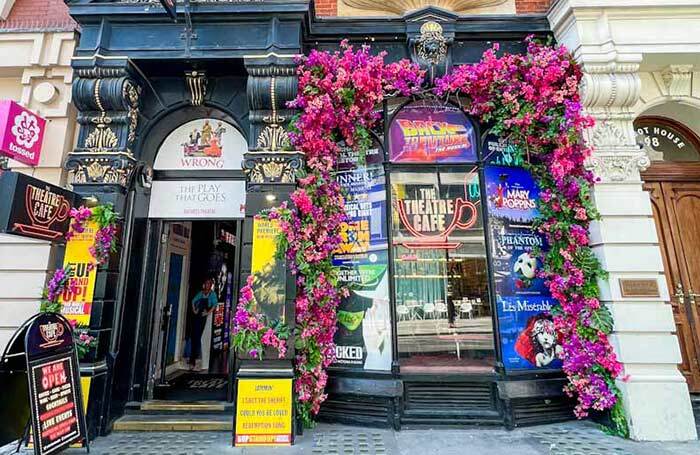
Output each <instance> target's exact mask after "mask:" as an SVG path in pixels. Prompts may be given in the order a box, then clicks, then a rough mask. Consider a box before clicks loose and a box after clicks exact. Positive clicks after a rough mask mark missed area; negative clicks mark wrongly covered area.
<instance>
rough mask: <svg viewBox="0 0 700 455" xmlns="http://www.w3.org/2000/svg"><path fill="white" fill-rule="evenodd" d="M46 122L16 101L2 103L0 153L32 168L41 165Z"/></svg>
mask: <svg viewBox="0 0 700 455" xmlns="http://www.w3.org/2000/svg"><path fill="white" fill-rule="evenodd" d="M45 126H46V120H44V119H43V118H41V117H39V116H37V115H36V114H34V113H32V112H31V111H29V110H27V109H25V108H23V107H22V106H20V105H19V104H17V103H15V102H14V101H10V100H5V101H0V131H2V135H1V137H0V138H1V139H2V141H1V142H0V153H2V154H3V155H5V156H8V157H9V158H12V159H14V160H17V161H19V162H21V163H24V164H28V165H30V166H36V165H37V164H39V155H40V153H41V144H42V140H43V136H44V129H45Z"/></svg>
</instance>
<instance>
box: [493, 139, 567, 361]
mask: <svg viewBox="0 0 700 455" xmlns="http://www.w3.org/2000/svg"><path fill="white" fill-rule="evenodd" d="M487 143H488V142H487ZM503 151H504V150H500V151H499V150H498V149H496V153H497V155H498V160H500V162H505V161H509V160H504V158H503V157H504V155H503ZM493 156H494V155H492V157H493ZM509 162H510V163H512V161H509ZM485 177H486V198H487V203H488V208H489V234H490V238H491V257H492V267H493V276H494V285H495V286H494V287H495V291H496V311H497V314H498V322H499V331H500V338H501V351H502V358H503V364H504V365H505V367H506V369H509V370H522V369H552V368H560V367H561V361H560V360H559V359H558V354H559V352H560V351H561V346H560V342H559V338H558V336H557V334H556V330H555V329H554V322H553V320H552V317H551V315H550V311H551V309H552V307H553V306H554V305H555V304H556V301H555V300H554V299H552V297H551V295H550V294H549V291H548V289H547V287H546V284H545V282H544V279H543V278H542V277H541V276H540V273H539V272H540V270H541V268H542V262H541V259H540V253H541V251H545V250H546V249H547V243H546V241H545V239H544V237H543V236H542V235H541V234H540V233H538V232H537V231H536V230H535V229H534V228H533V226H532V222H533V221H534V219H535V218H536V217H537V216H538V214H539V211H538V209H537V204H538V202H539V201H538V198H539V188H538V187H537V184H536V182H535V181H534V180H533V178H532V176H531V175H530V173H529V172H528V171H527V170H525V169H523V168H520V167H506V166H487V167H486V168H485Z"/></svg>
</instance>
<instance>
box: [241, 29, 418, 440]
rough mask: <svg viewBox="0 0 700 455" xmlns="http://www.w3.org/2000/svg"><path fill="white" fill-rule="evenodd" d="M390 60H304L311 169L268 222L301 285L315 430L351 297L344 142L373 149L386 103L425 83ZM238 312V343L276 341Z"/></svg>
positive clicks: (298, 334) (296, 138) (304, 403)
mask: <svg viewBox="0 0 700 455" xmlns="http://www.w3.org/2000/svg"><path fill="white" fill-rule="evenodd" d="M384 57H385V54H384V53H380V54H378V55H372V54H371V53H370V50H369V47H367V46H362V47H360V48H353V47H352V46H350V45H348V43H347V42H343V43H341V49H340V51H337V52H321V51H317V50H313V51H311V53H310V54H309V55H308V56H307V57H302V58H300V60H299V68H298V71H297V74H298V76H299V86H298V94H297V97H296V98H295V99H294V100H292V101H291V102H290V103H289V107H291V108H295V109H299V111H300V114H299V115H298V116H297V117H296V118H295V119H294V120H293V121H292V132H291V133H290V141H291V144H292V145H293V146H294V147H295V148H296V150H299V151H301V152H303V153H304V155H305V158H306V166H305V169H304V170H303V172H302V173H301V174H300V175H299V176H298V179H297V183H298V188H297V190H296V191H294V192H293V193H292V194H291V197H290V199H291V203H290V204H289V205H287V204H283V205H281V206H280V207H278V208H276V209H273V210H272V211H270V212H269V213H268V214H267V216H268V217H269V218H270V219H277V220H279V226H280V230H281V233H280V236H279V237H278V249H277V251H278V252H281V254H282V255H284V257H285V258H286V259H287V262H288V264H289V267H290V269H291V272H292V274H294V276H295V279H296V284H297V296H296V301H295V308H296V321H295V322H296V324H295V341H294V343H295V345H294V348H295V353H296V355H295V359H294V364H295V373H296V377H295V382H294V390H295V392H296V397H297V402H298V410H299V415H300V417H301V419H302V421H303V422H304V424H305V425H307V426H310V425H311V424H312V419H313V416H314V415H315V414H317V413H318V411H319V409H320V406H321V403H322V402H323V401H324V400H325V399H326V394H325V392H324V390H325V386H326V382H327V380H328V375H327V373H326V369H327V368H328V366H330V364H331V363H333V361H334V360H335V345H334V343H333V335H334V334H335V330H336V308H337V306H338V303H339V301H340V298H341V297H342V296H343V295H345V294H346V293H347V290H346V289H343V288H341V287H340V286H339V285H338V279H337V272H336V270H335V268H334V267H333V265H332V263H331V254H332V253H333V251H334V250H335V249H336V248H337V247H338V245H339V243H340V226H341V224H342V223H343V222H344V221H345V220H346V215H345V211H344V205H343V195H342V193H341V189H340V185H338V183H337V182H335V180H334V179H333V177H332V172H333V171H334V169H335V167H336V162H337V159H338V154H339V151H340V148H339V143H340V142H344V143H345V144H346V145H347V146H349V147H353V148H355V149H357V150H366V149H367V147H368V146H369V144H370V134H369V130H370V129H371V128H372V127H373V126H374V125H375V123H376V122H377V120H378V119H379V117H380V112H378V111H377V110H376V108H377V106H380V105H381V103H382V101H383V100H384V98H385V97H386V96H391V95H403V96H408V95H411V94H413V93H416V92H417V91H418V90H419V89H420V86H421V84H422V81H423V72H422V71H420V70H419V68H418V67H417V66H416V65H414V64H412V63H410V62H408V61H406V60H402V61H399V62H396V63H385V62H384ZM249 284H250V283H249ZM253 285H254V283H253ZM244 289H245V288H244ZM238 308H239V313H237V317H236V321H235V323H234V334H235V335H234V342H241V343H245V342H244V341H237V340H236V337H237V338H238V339H239V340H242V339H243V338H244V337H250V335H248V334H249V333H250V330H251V329H250V328H249V327H250V324H251V322H252V323H253V326H254V327H256V333H257V334H258V335H257V337H258V339H259V340H260V343H262V342H263V340H262V337H261V336H260V334H261V333H262V334H269V339H271V340H273V342H274V337H273V336H272V334H270V332H268V331H267V329H266V328H258V327H257V322H258V321H260V320H261V319H260V318H259V316H257V315H255V314H254V313H253V312H250V311H248V309H249V307H247V303H246V302H243V303H239V307H238ZM244 310H245V311H248V312H247V313H245V312H244ZM273 333H274V332H273ZM253 343H255V344H257V343H258V341H257V339H256V341H254V342H253ZM252 345H253V344H246V347H249V346H252ZM249 354H258V351H257V350H256V352H249ZM253 356H254V357H255V355H253Z"/></svg>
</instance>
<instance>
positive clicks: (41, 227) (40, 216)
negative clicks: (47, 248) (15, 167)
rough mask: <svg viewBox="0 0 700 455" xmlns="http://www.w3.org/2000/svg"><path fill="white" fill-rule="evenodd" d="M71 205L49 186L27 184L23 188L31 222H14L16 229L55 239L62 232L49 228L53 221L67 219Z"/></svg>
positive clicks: (61, 234)
mask: <svg viewBox="0 0 700 455" xmlns="http://www.w3.org/2000/svg"><path fill="white" fill-rule="evenodd" d="M70 208H71V205H70V203H69V202H68V200H67V199H66V198H65V197H63V196H62V195H60V194H57V193H54V192H53V191H51V189H50V188H49V187H46V188H40V187H38V186H34V185H27V187H26V189H25V209H26V213H27V216H28V217H29V219H30V220H31V224H23V223H15V225H14V229H15V230H16V231H19V232H22V233H27V234H36V235H38V236H41V237H43V238H46V239H57V238H59V237H62V236H63V232H61V231H57V230H54V229H52V228H51V226H52V225H53V224H54V223H60V222H63V221H65V220H67V219H68V215H69V214H70Z"/></svg>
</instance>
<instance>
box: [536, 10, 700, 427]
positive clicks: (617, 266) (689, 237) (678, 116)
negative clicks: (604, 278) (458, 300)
mask: <svg viewBox="0 0 700 455" xmlns="http://www.w3.org/2000/svg"><path fill="white" fill-rule="evenodd" d="M549 18H550V22H551V24H552V30H553V32H554V35H555V37H556V38H557V39H558V40H559V41H560V42H562V43H563V44H565V45H566V46H568V47H569V49H571V50H572V52H573V53H574V56H575V57H576V59H577V60H578V61H580V62H581V63H582V65H583V70H584V72H585V79H584V81H585V83H584V87H583V93H584V103H585V105H586V109H587V110H588V111H589V112H590V113H591V115H593V116H594V117H595V118H596V120H597V124H598V125H597V127H596V128H595V129H593V131H592V132H591V137H590V141H591V142H592V143H593V145H594V146H595V148H596V152H595V156H594V159H593V162H592V165H593V168H594V169H595V170H596V171H597V173H598V175H600V177H601V178H602V182H601V183H600V184H599V185H597V187H596V193H595V194H596V196H595V197H596V204H597V205H598V207H599V209H600V211H601V214H602V216H603V219H602V221H601V222H600V223H599V224H598V225H597V227H596V228H595V230H594V237H595V239H596V240H595V242H596V247H595V248H596V250H597V254H598V256H599V258H600V259H601V260H602V261H603V264H604V266H605V268H606V270H608V271H609V272H610V280H609V281H608V283H607V285H606V287H605V288H604V289H605V290H604V291H603V299H604V300H606V301H607V302H608V304H609V305H610V307H611V308H612V309H613V314H614V315H615V321H616V335H615V342H616V344H617V350H618V353H619V356H620V359H621V361H622V362H623V363H624V364H625V371H626V373H627V374H629V375H630V379H629V381H628V382H627V383H624V384H621V387H622V390H623V391H624V394H625V400H626V409H627V412H628V414H629V417H630V423H631V425H630V426H631V430H632V435H633V437H635V438H639V439H666V438H669V439H686V438H692V437H694V436H695V431H694V430H693V428H692V412H691V407H690V404H689V402H688V401H689V398H688V389H690V391H691V392H694V393H697V391H698V389H697V387H698V386H697V363H698V356H697V352H698V351H697V347H696V346H697V333H698V327H697V323H698V319H697V315H698V310H697V308H698V307H697V299H696V296H695V291H694V290H693V289H697V282H696V280H697V279H698V271H697V265H696V264H697V260H696V259H695V258H694V254H692V253H691V252H690V250H689V248H692V246H691V245H693V244H694V242H695V241H696V237H697V235H696V232H695V228H694V225H695V223H694V222H690V221H689V220H691V219H695V218H696V217H697V214H698V206H697V203H698V202H697V201H698V199H697V195H695V194H694V192H693V191H694V189H695V188H697V170H696V169H697V166H696V162H697V160H698V155H697V153H696V150H697V149H696V148H695V147H696V145H695V144H697V131H698V123H697V115H698V113H697V112H698V111H697V96H698V94H697V87H696V86H695V85H693V83H692V82H693V80H694V79H695V80H697V78H698V75H697V72H696V71H697V68H696V66H694V65H697V57H698V51H699V50H700V48H699V47H698V42H697V40H695V39H694V38H691V37H690V36H688V35H687V34H685V33H684V32H683V30H692V29H694V28H697V26H698V22H697V21H698V5H697V2H690V1H686V2H684V1H672V2H653V1H648V2H643V1H623V2H615V5H614V6H612V5H603V4H602V3H600V2H589V1H560V2H556V3H555V5H554V6H553V7H552V9H551V10H550V12H549ZM669 137H670V139H668V138H669ZM686 144H687V145H686ZM640 145H641V146H643V148H642V149H641V150H640ZM637 277H639V278H642V277H644V278H649V279H653V280H657V281H658V287H659V289H660V290H661V292H660V293H659V294H658V295H657V297H648V298H639V297H634V296H627V295H625V291H624V289H623V288H622V287H621V284H622V283H624V280H625V279H627V278H637ZM679 367H680V368H679ZM671 409H672V410H673V411H671ZM659 416H663V419H664V424H663V425H661V424H660V423H659V420H658V419H659Z"/></svg>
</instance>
